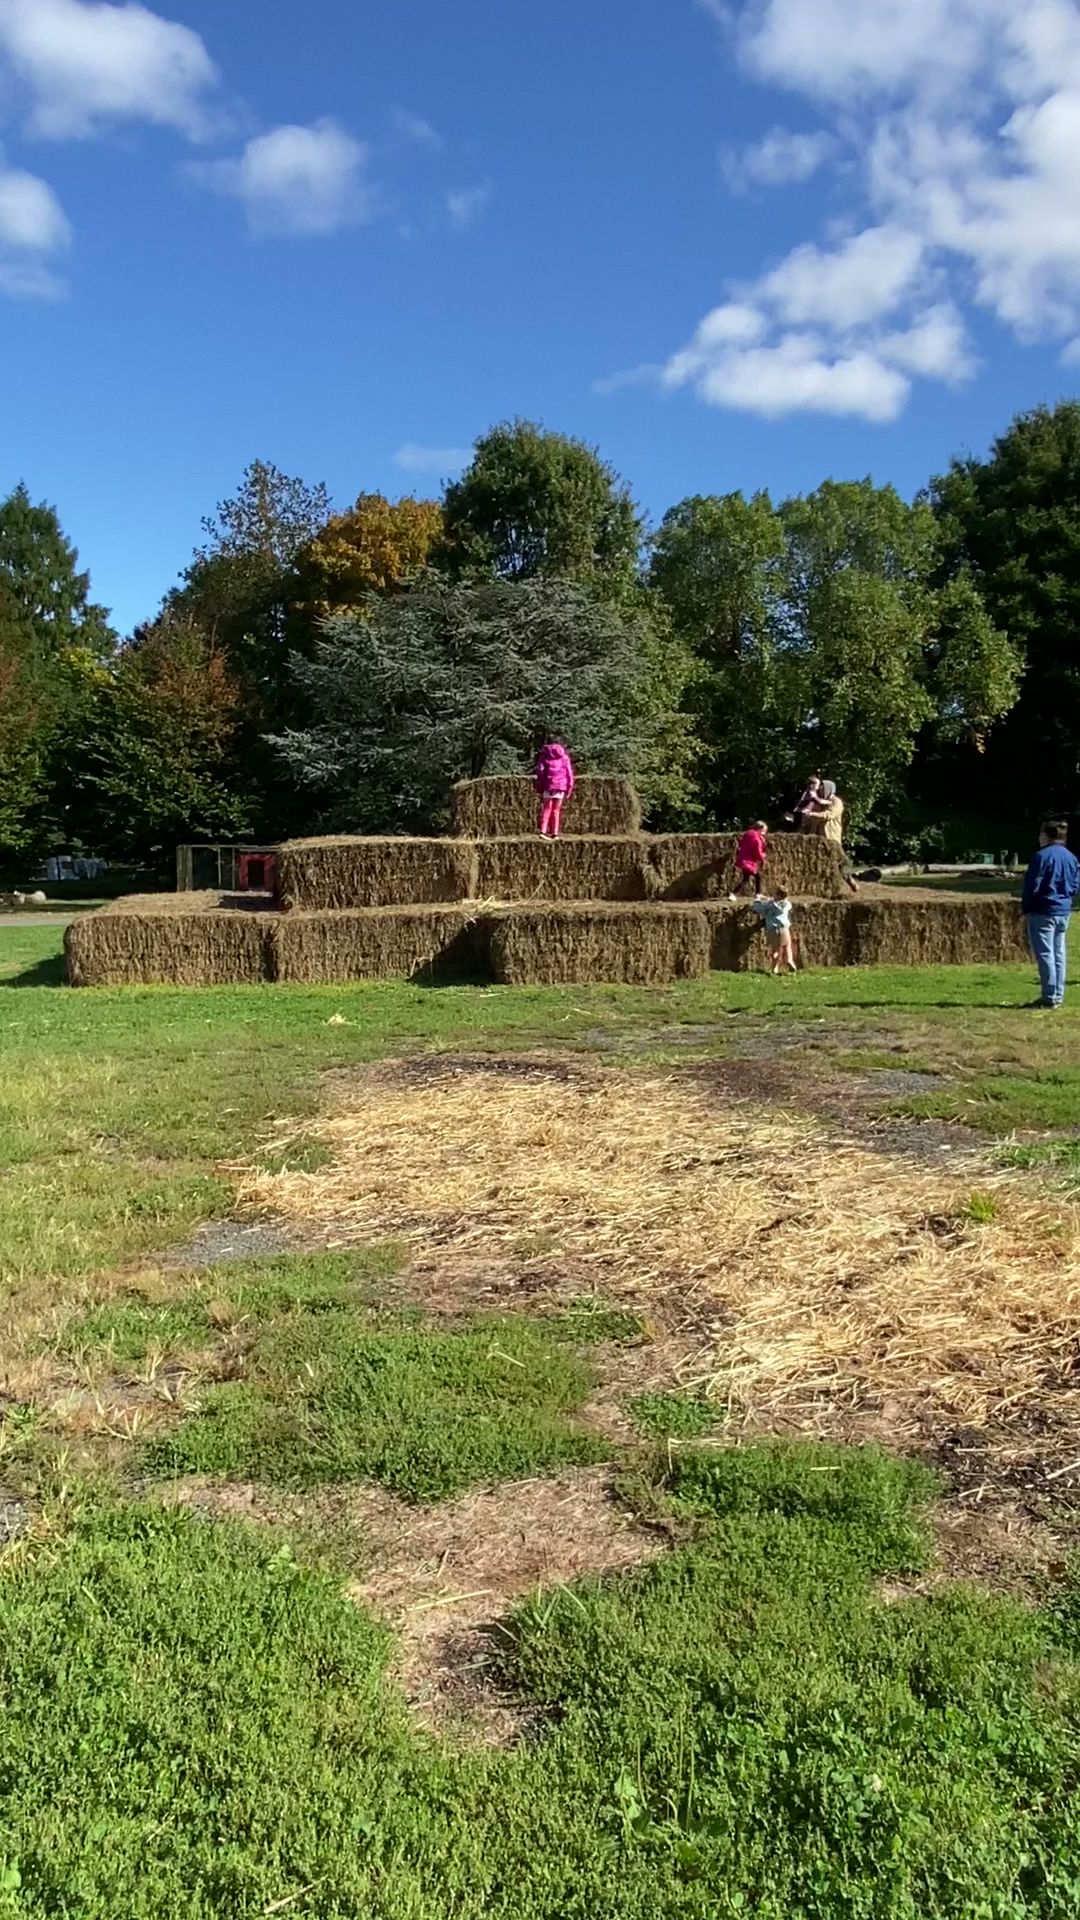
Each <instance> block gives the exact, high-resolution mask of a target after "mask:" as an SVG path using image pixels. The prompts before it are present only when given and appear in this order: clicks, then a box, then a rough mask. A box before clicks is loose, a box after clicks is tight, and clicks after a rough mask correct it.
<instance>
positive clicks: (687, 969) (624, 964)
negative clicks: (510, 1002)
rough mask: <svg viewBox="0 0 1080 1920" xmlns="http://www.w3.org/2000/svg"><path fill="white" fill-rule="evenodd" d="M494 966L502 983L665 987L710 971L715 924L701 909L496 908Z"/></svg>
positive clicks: (606, 905)
mask: <svg viewBox="0 0 1080 1920" xmlns="http://www.w3.org/2000/svg"><path fill="white" fill-rule="evenodd" d="M491 968H492V974H493V976H494V978H495V979H496V980H497V981H499V982H500V983H501V984H502V985H504V986H511V987H517V986H522V987H524V986H544V987H546V986H562V985H572V986H587V985H589V984H590V983H596V982H605V981H620V982H622V983H624V984H625V985H627V986H634V987H662V986H666V985H668V984H669V982H671V981H673V980H700V979H703V978H704V976H705V974H706V973H708V971H709V924H708V921H707V920H706V917H705V915H704V913H703V912H702V910H701V909H700V907H689V906H688V907H677V906H630V905H626V906H619V905H616V904H613V903H608V902H604V903H597V902H593V901H589V902H585V903H579V904H578V905H576V906H559V907H548V908H533V907H525V908H516V909H513V910H505V909H504V910H503V911H502V912H497V913H496V914H494V915H493V917H492V925H491Z"/></svg>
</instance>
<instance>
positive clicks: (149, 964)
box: [64, 893, 280, 987]
mask: <svg viewBox="0 0 1080 1920" xmlns="http://www.w3.org/2000/svg"><path fill="white" fill-rule="evenodd" d="M279 921H280V915H278V914H276V913H268V912H265V911H260V910H259V908H258V907H257V906H256V907H250V906H247V905H245V906H243V907H240V906H239V905H237V904H236V903H235V900H234V897H233V896H231V895H228V894H225V895H223V894H218V893H151V894H145V895H139V894H133V895H129V896H128V897H127V898H126V899H122V900H114V901H111V902H110V904H109V905H108V906H106V907H101V908H99V909H98V911H97V912H96V913H86V914H81V915H80V917H79V918H78V919H77V920H73V921H72V922H71V924H70V926H69V927H68V928H67V931H66V933H65V936H64V963H65V976H66V979H67V982H68V985H69V986H72V987H127V986H148V987H227V986H244V987H248V986H257V985H260V984H261V983H262V982H263V981H266V980H272V979H274V977H275V970H276V959H275V953H274V939H275V935H276V933H277V928H278V924H279Z"/></svg>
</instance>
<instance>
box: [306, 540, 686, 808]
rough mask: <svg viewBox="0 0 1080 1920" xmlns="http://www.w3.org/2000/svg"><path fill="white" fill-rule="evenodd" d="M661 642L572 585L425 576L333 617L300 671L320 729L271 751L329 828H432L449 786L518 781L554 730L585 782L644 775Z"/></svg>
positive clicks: (630, 614) (638, 621)
mask: <svg viewBox="0 0 1080 1920" xmlns="http://www.w3.org/2000/svg"><path fill="white" fill-rule="evenodd" d="M654 640H655V634H654V630H653V629H652V627H651V625H650V622H649V620H648V618H647V616H646V615H645V613H644V612H643V611H642V610H641V608H640V607H631V608H627V607H622V606H618V605H615V604H612V603H611V602H607V601H604V600H602V599H598V598H597V597H596V596H595V595H594V594H591V593H589V592H588V591H587V590H585V589H584V588H582V587H580V586H576V585H574V584H572V583H569V582H565V581H540V580H534V581H530V582H528V583H526V584H513V583H511V582H509V581H505V580H499V579H496V580H479V581H475V580H474V581H466V582H452V581H448V580H446V579H444V578H441V577H439V576H437V575H435V574H430V573H429V574H427V575H425V576H423V577H422V578H421V579H420V580H418V581H417V582H416V583H415V584H414V585H413V586H411V587H408V588H407V589H405V590H404V591H403V592H401V593H399V594H396V595H394V596H392V597H391V598H388V599H386V598H378V597H375V596H372V597H371V598H369V600H368V601H367V602H366V604H365V605H364V606H363V608H362V609H361V610H360V611H359V613H353V614H342V615H337V616H334V617H332V618H331V619H329V620H328V621H327V622H326V624H325V626H324V629H323V633H322V636H321V638H320V639H319V640H318V641H317V642H316V644H315V649H314V653H313V656H312V658H311V659H310V660H307V659H303V658H297V659H296V661H295V663H294V671H295V673H296V676H297V680H298V682H299V685H300V688H301V691H302V693H303V696H304V698H305V700H306V702H307V704H308V706H309V708H310V710H311V713H312V715H313V717H314V718H313V724H312V725H311V726H310V727H306V728H303V729H294V730H290V731H289V732H287V733H284V734H283V735H281V736H280V737H279V738H278V739H277V741H276V745H277V747H278V748H279V750H280V752H281V754H282V756H283V758H284V760H285V763H286V765H287V766H288V768H289V769H290V771H291V772H292V774H293V776H294V778H295V779H296V780H298V781H300V782H303V783H305V784H307V785H308V786H310V787H312V788H314V789H315V790H317V791H318V792H320V793H322V794H323V795H325V796H326V811H325V815H324V820H323V824H325V825H326V826H327V827H330V828H333V827H345V828H349V829H351V830H352V831H354V832H355V831H369V832H370V831H376V832H387V831H395V832H396V831H416V830H421V829H425V828H426V829H430V828H431V827H432V826H433V825H434V824H436V823H437V822H439V821H440V820H441V819H442V818H443V816H444V814H445V810H446V805H447V799H448V794H449V789H450V787H451V785H452V784H453V782H454V781H455V780H458V779H461V778H463V777H476V776H478V775H480V774H484V773H494V772H520V771H522V770H523V769H525V768H526V767H527V766H528V765H529V763H530V761H531V757H532V754H533V752H534V751H535V748H536V744H537V736H538V735H539V734H540V733H541V732H542V731H543V730H546V729H550V730H552V731H556V732H559V733H561V734H563V735H564V737H565V738H566V739H567V740H568V741H569V742H570V743H571V744H572V747H573V751H574V754H575V758H576V759H577V761H578V762H579V764H580V765H581V766H582V767H583V768H585V769H592V770H594V771H609V770H610V771H618V772H626V773H629V774H631V775H634V774H643V775H644V776H646V778H647V777H648V776H649V774H650V772H651V771H655V768H656V758H657V753H658V750H659V752H660V753H661V754H662V753H664V752H666V750H667V749H666V745H665V743H664V727H665V723H666V721H667V720H668V717H669V716H668V713H667V711H666V710H665V709H663V708H662V707H660V706H658V702H657V693H656V678H655V670H654V659H653V654H652V648H653V644H654Z"/></svg>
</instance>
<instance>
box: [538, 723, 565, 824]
mask: <svg viewBox="0 0 1080 1920" xmlns="http://www.w3.org/2000/svg"><path fill="white" fill-rule="evenodd" d="M534 780H535V784H536V791H537V794H538V795H539V798H540V832H541V835H542V836H543V838H544V839H545V840H557V839H558V837H559V830H560V828H561V826H562V810H563V802H564V801H566V800H569V798H570V795H571V794H572V793H573V791H574V763H573V761H572V760H571V758H570V755H569V754H568V753H567V751H566V748H565V747H564V746H563V743H562V741H561V740H554V739H552V737H551V736H550V734H549V735H548V737H547V738H546V739H545V741H544V744H543V746H542V747H541V749H540V753H539V756H538V758H537V762H536V772H535V775H534Z"/></svg>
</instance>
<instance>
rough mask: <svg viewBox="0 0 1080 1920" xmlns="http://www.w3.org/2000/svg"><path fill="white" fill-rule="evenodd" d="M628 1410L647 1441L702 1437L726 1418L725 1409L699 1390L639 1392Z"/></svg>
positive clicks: (697, 1438)
mask: <svg viewBox="0 0 1080 1920" xmlns="http://www.w3.org/2000/svg"><path fill="white" fill-rule="evenodd" d="M628 1412H629V1414H630V1418H631V1420H632V1421H633V1423H634V1425H635V1427H636V1428H637V1430H638V1432H639V1433H640V1434H642V1435H643V1436H644V1437H645V1438H646V1439H647V1440H699V1439H701V1438H702V1436H703V1435H704V1434H706V1433H711V1432H712V1430H713V1428H714V1427H716V1426H719V1424H720V1422H721V1420H722V1419H723V1409H722V1408H721V1407H717V1406H714V1405H713V1403H712V1402H711V1401H709V1400H706V1399H705V1398H704V1396H703V1395H702V1394H699V1393H639V1394H636V1395H635V1396H634V1398H633V1399H632V1400H631V1402H630V1405H629V1408H628Z"/></svg>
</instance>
